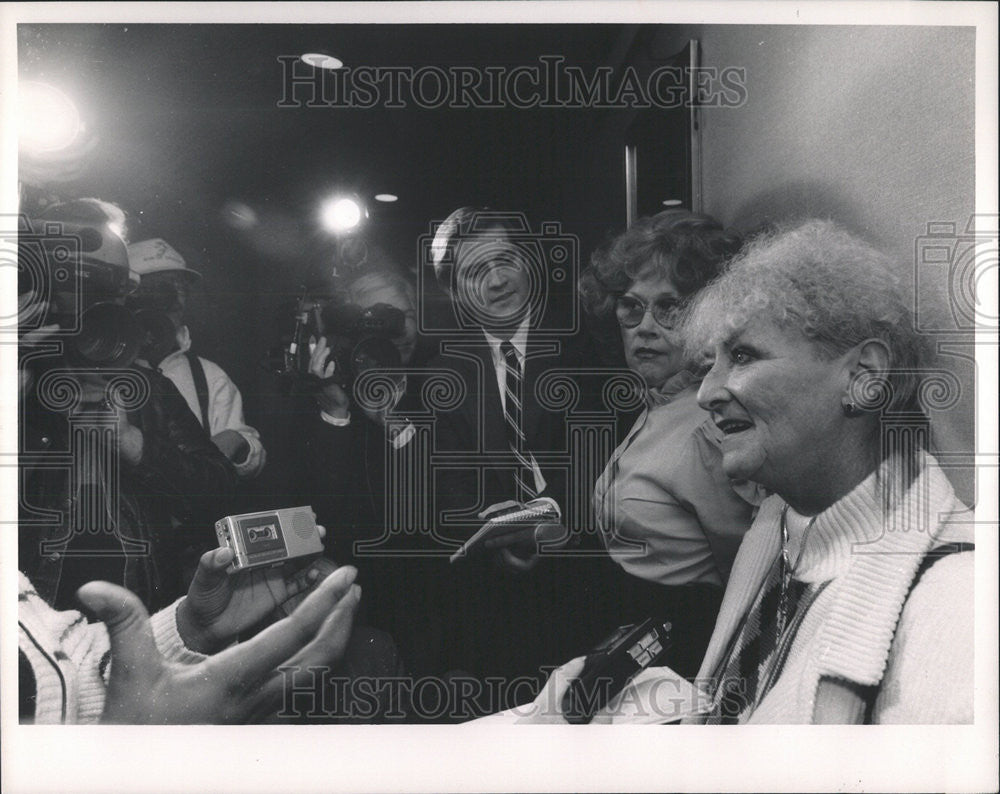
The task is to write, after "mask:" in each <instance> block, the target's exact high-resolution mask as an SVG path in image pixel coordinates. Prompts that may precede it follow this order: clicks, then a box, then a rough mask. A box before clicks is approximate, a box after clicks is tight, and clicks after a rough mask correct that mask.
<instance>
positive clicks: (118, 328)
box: [67, 303, 143, 367]
mask: <svg viewBox="0 0 1000 794" xmlns="http://www.w3.org/2000/svg"><path fill="white" fill-rule="evenodd" d="M142 338H143V334H142V328H141V327H140V325H139V322H138V320H136V318H135V316H134V315H133V314H132V312H130V311H129V310H128V309H126V308H125V307H124V306H119V305H118V304H115V303H95V304H94V305H93V306H91V307H90V308H88V309H87V310H86V311H84V312H83V314H82V315H81V317H80V332H79V333H78V334H77V335H76V336H74V337H72V338H71V339H69V340H68V342H67V354H68V356H69V358H70V359H71V360H72V361H73V363H74V364H76V365H79V366H89V367H127V366H128V365H130V364H131V363H132V362H133V361H135V358H136V356H137V355H138V354H139V348H140V345H141V343H142Z"/></svg>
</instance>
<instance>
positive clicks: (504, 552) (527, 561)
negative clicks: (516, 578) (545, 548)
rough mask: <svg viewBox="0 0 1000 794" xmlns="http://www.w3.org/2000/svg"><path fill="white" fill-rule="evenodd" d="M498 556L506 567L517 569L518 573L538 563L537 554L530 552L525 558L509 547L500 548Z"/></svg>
mask: <svg viewBox="0 0 1000 794" xmlns="http://www.w3.org/2000/svg"><path fill="white" fill-rule="evenodd" d="M500 557H501V559H502V560H503V562H504V564H505V565H506V566H507V567H508V568H510V569H511V570H514V571H517V572H518V573H523V572H525V571H530V570H531V569H532V568H534V567H535V566H536V565H538V555H537V554H532V555H531V556H530V557H526V558H525V557H518V556H517V555H516V554H515V553H514V552H513V551H511V550H510V549H509V548H503V549H500Z"/></svg>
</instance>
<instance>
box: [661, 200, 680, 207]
mask: <svg viewBox="0 0 1000 794" xmlns="http://www.w3.org/2000/svg"><path fill="white" fill-rule="evenodd" d="M683 203H684V202H683V201H681V200H680V199H667V200H666V201H664V202H663V206H664V207H679V206H680V205H681V204H683Z"/></svg>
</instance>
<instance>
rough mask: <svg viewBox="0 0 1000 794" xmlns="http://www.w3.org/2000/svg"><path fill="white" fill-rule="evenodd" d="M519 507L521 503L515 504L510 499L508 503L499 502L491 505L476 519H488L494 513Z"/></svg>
mask: <svg viewBox="0 0 1000 794" xmlns="http://www.w3.org/2000/svg"><path fill="white" fill-rule="evenodd" d="M519 505H520V503H519V502H515V501H513V500H511V499H508V500H507V501H506V502H498V503H497V504H494V505H490V506H489V507H487V508H486V509H485V510H483V511H482V512H480V513H479V514H477V515H476V518H486V517H487V516H490V515H493V514H494V513H499V512H500V511H501V510H509V509H510V508H512V507H518V506H519Z"/></svg>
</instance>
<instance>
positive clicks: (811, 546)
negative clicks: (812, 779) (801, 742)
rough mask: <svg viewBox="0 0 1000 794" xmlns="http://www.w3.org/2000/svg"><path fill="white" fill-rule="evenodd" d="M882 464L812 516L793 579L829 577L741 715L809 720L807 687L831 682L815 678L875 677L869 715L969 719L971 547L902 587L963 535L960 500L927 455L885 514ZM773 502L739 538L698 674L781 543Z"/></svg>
mask: <svg viewBox="0 0 1000 794" xmlns="http://www.w3.org/2000/svg"><path fill="white" fill-rule="evenodd" d="M890 473H891V472H890V471H889V470H888V469H887V467H886V466H883V467H882V469H881V470H880V471H879V472H877V473H875V474H872V475H871V476H870V477H869V478H868V479H866V480H865V481H864V482H863V483H861V484H860V485H859V486H858V487H857V488H855V489H854V490H853V491H852V492H851V493H850V494H848V495H847V496H845V497H844V498H842V499H841V500H839V501H838V502H837V503H836V504H834V505H832V506H831V507H830V508H829V509H827V510H826V511H824V512H823V513H821V514H819V515H818V516H817V517H816V519H815V523H814V525H813V527H812V529H811V530H810V533H809V538H808V542H807V543H806V545H805V546H804V547H803V551H802V556H801V558H800V559H799V562H798V565H797V567H796V570H795V578H796V579H799V580H800V581H803V582H810V583H821V582H826V581H829V585H828V586H827V587H826V588H825V589H824V590H823V591H822V592H821V593H820V595H819V596H818V597H817V598H816V600H815V601H814V602H813V604H812V606H811V608H810V609H809V611H808V613H807V614H806V617H805V619H804V621H803V622H802V625H801V627H800V628H799V631H798V634H797V635H796V637H795V640H794V642H793V644H792V647H791V650H790V652H789V655H788V658H787V660H786V662H785V665H784V668H783V670H782V673H781V675H780V677H779V678H778V680H777V681H776V683H775V684H774V686H773V688H772V689H771V690H770V692H769V693H768V694H767V695H766V696H765V697H764V699H763V701H762V702H761V703H760V704H759V705H758V707H757V709H756V710H755V711H754V712H753V713H752V714H751V715H750V717H749V721H750V722H756V723H809V722H814V721H817V716H818V715H817V712H818V709H819V708H820V707H821V706H823V705H827V704H821V703H818V702H817V691H818V690H819V691H821V692H823V693H824V695H823V696H822V697H825V693H827V692H829V691H830V689H829V686H828V683H825V684H824V687H823V688H821V687H820V681H821V680H824V681H825V682H828V681H833V682H837V681H840V682H851V683H854V684H858V685H860V686H878V687H879V689H878V696H877V699H876V701H875V704H874V710H873V713H872V720H873V722H881V723H889V722H892V723H949V724H954V723H971V722H972V717H973V699H972V693H973V679H974V676H973V672H974V670H973V650H974V642H973V578H974V577H973V553H972V552H962V553H954V554H950V555H947V556H945V557H943V558H941V559H940V560H939V561H937V562H935V563H934V564H933V565H932V566H931V567H930V568H929V569H927V571H926V573H925V574H924V575H923V576H922V577H921V579H920V581H919V583H918V584H917V585H916V586H915V587H913V590H912V592H910V589H911V585H912V582H913V580H914V576H915V574H916V572H917V570H918V568H919V567H920V564H921V562H922V560H923V558H924V556H925V555H926V553H927V552H928V551H930V550H931V549H933V548H935V547H937V546H941V545H943V544H945V543H952V542H960V541H961V542H972V540H973V535H972V527H971V525H970V524H968V523H964V521H963V519H962V517H961V516H960V514H961V513H962V512H963V511H965V510H966V509H967V508H965V506H964V505H962V504H961V503H960V502H958V500H957V499H956V498H955V495H954V492H953V490H952V488H951V485H950V484H949V482H948V480H947V478H946V477H945V476H944V474H943V473H942V472H941V470H940V468H939V467H938V465H937V462H936V461H935V460H934V459H933V458H932V457H931V456H929V455H927V456H926V457H925V461H924V465H923V466H922V468H921V471H920V474H919V476H918V477H917V478H916V480H915V481H914V483H913V485H912V486H911V487H910V488H909V490H908V491H907V492H906V494H905V495H904V496H903V497H902V498H901V499H900V500H898V502H897V503H896V505H895V507H894V509H893V510H892V511H890V513H889V514H888V515H883V510H882V486H881V483H882V482H885V481H886V480H885V478H886V477H887V476H888V475H889V474H890ZM783 506H784V503H783V502H782V501H781V499H780V498H778V497H776V496H775V497H771V498H769V499H768V500H766V501H765V502H764V504H763V505H762V506H761V510H760V513H759V514H758V516H757V519H756V520H755V521H754V524H753V526H752V527H751V529H750V531H749V532H748V533H747V534H746V536H745V537H744V540H743V544H742V546H741V547H740V550H739V553H738V555H737V557H736V561H735V563H734V566H733V573H732V576H731V578H730V580H729V586H728V588H727V590H726V594H725V597H724V599H723V603H722V608H721V610H720V613H719V618H718V620H717V622H716V626H715V631H714V633H713V635H712V639H711V641H710V643H709V647H708V650H707V652H706V656H705V659H704V661H703V663H702V667H701V670H700V672H699V679H701V680H702V681H703V682H707V681H709V680H710V678H711V676H712V675H713V673H714V672H715V671H716V669H717V667H718V665H719V663H720V660H721V658H722V656H723V654H725V652H726V649H727V647H728V645H729V642H730V639H731V638H732V635H733V634H734V632H735V631H737V630H738V628H739V624H740V619H741V618H742V616H743V615H744V613H745V612H746V611H747V610H748V609H749V608H750V605H751V604H752V602H753V600H754V596H755V595H756V593H757V591H758V588H759V586H760V583H761V581H762V579H763V577H764V576H766V574H767V571H768V569H769V568H770V567H771V565H772V563H773V562H774V560H775V558H776V556H777V555H778V554H779V553H780V548H781V529H780V516H781V510H782V507H783ZM965 520H967V519H965ZM960 522H962V523H960ZM822 697H821V699H822Z"/></svg>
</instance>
